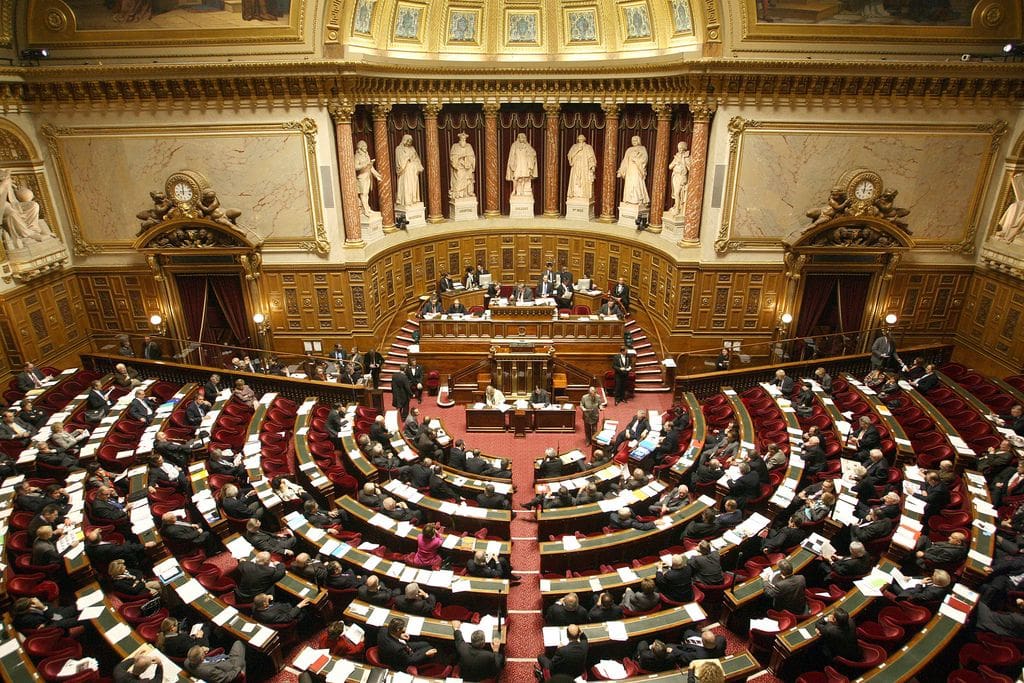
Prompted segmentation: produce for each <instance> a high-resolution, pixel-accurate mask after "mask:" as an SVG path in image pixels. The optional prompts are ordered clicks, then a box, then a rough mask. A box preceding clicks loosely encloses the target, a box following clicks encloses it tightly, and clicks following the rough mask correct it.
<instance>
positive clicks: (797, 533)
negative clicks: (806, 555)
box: [761, 514, 810, 553]
mask: <svg viewBox="0 0 1024 683" xmlns="http://www.w3.org/2000/svg"><path fill="white" fill-rule="evenodd" d="M809 535H810V531H808V530H807V529H804V528H802V527H801V526H800V518H799V517H797V515H795V514H794V515H792V516H790V518H789V521H788V522H787V523H786V526H784V527H780V528H778V529H775V530H774V531H770V532H769V533H768V535H767V536H766V537H765V538H764V540H763V541H761V552H763V553H781V552H785V551H787V550H789V549H790V548H794V547H796V546H797V545H799V544H800V543H802V542H803V540H804V539H805V538H807V537H808V536H809Z"/></svg>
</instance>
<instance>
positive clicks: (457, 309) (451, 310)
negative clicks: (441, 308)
mask: <svg viewBox="0 0 1024 683" xmlns="http://www.w3.org/2000/svg"><path fill="white" fill-rule="evenodd" d="M467 312H468V311H467V310H466V307H465V306H464V305H463V304H462V300H461V299H456V300H455V301H453V302H452V305H451V306H449V307H448V315H466V313H467Z"/></svg>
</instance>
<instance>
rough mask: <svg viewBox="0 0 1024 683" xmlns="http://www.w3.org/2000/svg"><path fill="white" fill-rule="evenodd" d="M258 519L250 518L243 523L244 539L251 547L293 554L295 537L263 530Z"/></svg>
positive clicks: (287, 554) (281, 553) (287, 533)
mask: <svg viewBox="0 0 1024 683" xmlns="http://www.w3.org/2000/svg"><path fill="white" fill-rule="evenodd" d="M262 526H263V525H262V524H260V520H258V519H250V520H249V521H248V522H246V523H245V540H247V541H249V543H250V544H251V545H252V547H254V548H256V549H257V550H264V551H266V552H268V553H277V554H278V555H284V556H285V557H291V556H292V555H294V554H295V550H294V548H295V544H296V542H297V541H296V538H295V537H294V536H292V535H290V533H289V532H285V534H284V535H275V534H270V533H267V532H266V531H264V530H263V528H262Z"/></svg>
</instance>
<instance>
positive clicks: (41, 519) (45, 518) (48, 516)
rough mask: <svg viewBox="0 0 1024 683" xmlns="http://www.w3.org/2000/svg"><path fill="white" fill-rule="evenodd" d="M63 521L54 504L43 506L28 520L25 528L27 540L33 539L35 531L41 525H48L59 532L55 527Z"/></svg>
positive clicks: (58, 509)
mask: <svg viewBox="0 0 1024 683" xmlns="http://www.w3.org/2000/svg"><path fill="white" fill-rule="evenodd" d="M63 522H64V515H62V514H61V512H60V508H58V507H57V506H56V505H47V506H45V507H44V508H43V509H42V510H41V511H40V512H39V513H38V514H37V515H36V516H34V517H33V518H32V519H31V520H29V523H28V528H27V529H26V530H25V531H26V532H27V533H28V540H30V541H33V540H35V537H36V531H37V530H38V529H39V527H41V526H48V527H50V528H51V529H53V530H54V532H57V533H58V534H59V529H57V527H58V526H60V525H61V524H62V523H63Z"/></svg>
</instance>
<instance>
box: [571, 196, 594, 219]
mask: <svg viewBox="0 0 1024 683" xmlns="http://www.w3.org/2000/svg"><path fill="white" fill-rule="evenodd" d="M565 218H566V220H570V221H592V220H594V200H593V199H566V200H565Z"/></svg>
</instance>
